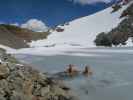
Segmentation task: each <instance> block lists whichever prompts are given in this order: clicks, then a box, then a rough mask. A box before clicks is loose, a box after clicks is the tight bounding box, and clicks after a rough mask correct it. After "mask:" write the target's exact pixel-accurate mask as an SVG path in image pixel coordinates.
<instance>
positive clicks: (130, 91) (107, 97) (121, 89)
mask: <svg viewBox="0 0 133 100" xmlns="http://www.w3.org/2000/svg"><path fill="white" fill-rule="evenodd" d="M101 50H102V52H101ZM111 50H117V51H121V50H127V52H114V51H111ZM128 50H132V48H109V49H105V48H104V49H103V48H98V49H97V48H95V49H94V51H93V49H91V51H89V50H88V51H87V50H86V51H87V52H80V53H83V54H84V55H85V54H86V55H89V54H91V56H72V55H69V56H68V55H54V56H33V55H16V57H17V58H19V59H20V60H21V61H23V62H25V63H27V64H31V65H33V66H34V67H35V68H36V69H39V70H41V71H42V72H49V73H56V72H61V71H64V69H66V66H67V65H68V64H75V65H77V67H78V68H79V69H80V70H82V69H84V66H85V65H90V66H91V68H92V70H93V72H94V74H93V76H92V77H88V78H84V77H77V78H75V79H72V80H66V84H67V85H69V86H70V87H71V88H72V89H73V91H75V93H76V94H77V95H78V96H79V98H80V100H133V53H132V52H128ZM104 51H105V52H104ZM75 52H77V51H75ZM71 53H74V52H71ZM36 66H37V67H36Z"/></svg>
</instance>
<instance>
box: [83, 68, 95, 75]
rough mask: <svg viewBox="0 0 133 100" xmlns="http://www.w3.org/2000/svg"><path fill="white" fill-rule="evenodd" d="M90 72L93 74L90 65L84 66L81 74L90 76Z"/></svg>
mask: <svg viewBox="0 0 133 100" xmlns="http://www.w3.org/2000/svg"><path fill="white" fill-rule="evenodd" d="M92 74H93V71H92V70H91V68H90V66H85V69H84V71H83V75H85V76H91V75H92Z"/></svg>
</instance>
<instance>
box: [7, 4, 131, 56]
mask: <svg viewBox="0 0 133 100" xmlns="http://www.w3.org/2000/svg"><path fill="white" fill-rule="evenodd" d="M129 5H130V4H129ZM129 5H125V6H123V7H122V9H120V10H118V11H117V12H115V13H111V12H112V10H113V9H112V7H109V8H107V9H105V10H103V11H100V12H97V13H95V14H93V15H90V16H86V17H83V18H79V19H76V20H74V21H72V22H70V23H69V25H64V26H58V27H61V28H62V29H64V31H62V32H57V31H53V32H52V33H51V34H50V35H49V36H48V38H47V39H44V40H38V41H32V43H29V45H30V46H31V48H25V49H20V50H9V52H10V53H18V54H33V55H57V54H61V55H68V53H66V52H71V51H82V50H83V49H82V50H81V48H88V47H89V48H91V47H95V44H94V42H93V41H94V40H95V38H96V36H97V35H98V34H99V33H100V32H108V31H110V30H112V28H114V27H116V26H117V25H118V24H119V23H120V22H121V21H122V20H123V19H120V18H119V17H120V16H121V13H122V12H123V11H124V10H125V9H126V8H127V7H128V6H129ZM83 51H84V50H83ZM78 55H79V54H78ZM80 55H81V54H80Z"/></svg>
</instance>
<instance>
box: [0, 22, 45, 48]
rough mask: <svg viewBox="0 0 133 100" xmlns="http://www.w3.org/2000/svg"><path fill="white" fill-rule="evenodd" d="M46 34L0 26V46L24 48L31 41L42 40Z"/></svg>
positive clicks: (11, 26)
mask: <svg viewBox="0 0 133 100" xmlns="http://www.w3.org/2000/svg"><path fill="white" fill-rule="evenodd" d="M47 35H48V33H47V32H33V31H30V30H27V29H22V28H20V27H17V26H13V25H5V24H1V25H0V44H2V45H5V46H9V47H11V48H15V49H19V48H26V47H29V46H28V44H27V43H28V42H30V41H31V40H37V39H44V38H46V36H47Z"/></svg>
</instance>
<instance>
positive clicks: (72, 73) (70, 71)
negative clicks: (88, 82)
mask: <svg viewBox="0 0 133 100" xmlns="http://www.w3.org/2000/svg"><path fill="white" fill-rule="evenodd" d="M66 72H67V73H68V75H70V76H75V75H77V74H78V72H79V71H78V70H77V68H76V67H75V66H74V65H73V64H69V65H68V69H67V70H66Z"/></svg>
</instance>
